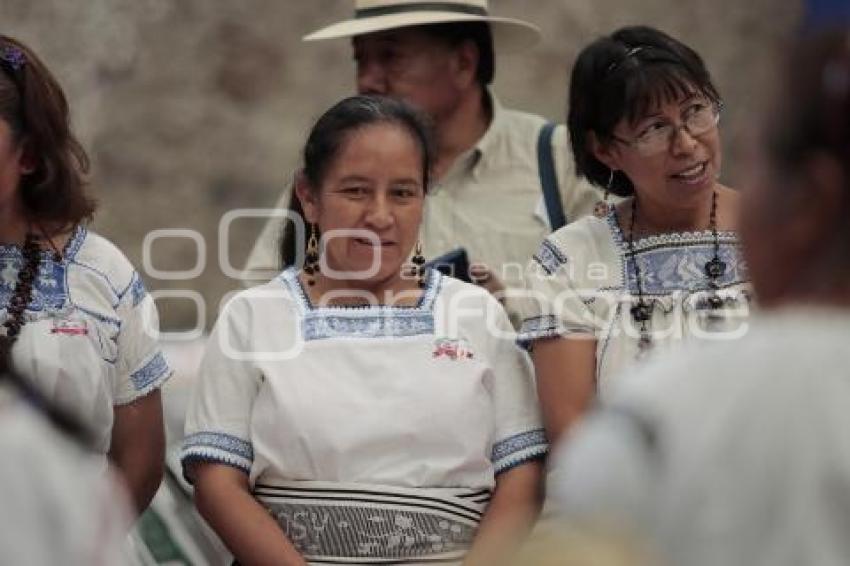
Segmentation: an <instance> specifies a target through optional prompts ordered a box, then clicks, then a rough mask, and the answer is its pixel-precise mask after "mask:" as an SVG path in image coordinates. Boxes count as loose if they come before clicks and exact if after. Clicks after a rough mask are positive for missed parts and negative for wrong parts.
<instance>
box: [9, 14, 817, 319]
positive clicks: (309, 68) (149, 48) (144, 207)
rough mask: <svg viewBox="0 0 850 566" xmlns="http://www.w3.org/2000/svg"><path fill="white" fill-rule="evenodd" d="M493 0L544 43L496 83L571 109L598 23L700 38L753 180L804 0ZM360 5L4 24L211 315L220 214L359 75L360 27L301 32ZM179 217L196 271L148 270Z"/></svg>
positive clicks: (182, 301) (141, 229) (106, 198)
mask: <svg viewBox="0 0 850 566" xmlns="http://www.w3.org/2000/svg"><path fill="white" fill-rule="evenodd" d="M491 9H492V10H493V11H494V12H495V13H497V14H499V15H506V16H514V17H521V18H524V19H526V20H529V21H531V22H533V23H535V24H537V25H539V26H540V27H541V28H542V30H543V33H544V41H543V42H542V43H541V44H540V45H539V46H538V47H537V48H535V49H534V50H532V51H530V52H526V53H524V54H522V55H508V56H501V57H499V58H498V59H497V80H496V87H495V90H496V92H497V93H498V94H499V97H500V98H501V99H502V101H503V102H504V103H506V104H507V105H510V106H516V107H518V108H522V109H526V110H529V111H534V112H537V113H539V114H542V115H545V116H548V117H550V118H552V119H557V120H559V121H562V120H563V118H564V114H565V112H564V100H565V96H566V88H567V76H568V69H569V67H570V65H571V62H572V61H573V60H574V58H575V56H576V54H577V52H578V51H579V49H581V47H582V46H583V45H584V44H586V43H587V42H589V41H591V40H592V39H594V38H595V37H596V36H598V35H600V34H602V33H606V32H610V31H611V30H613V29H615V28H616V27H618V26H621V25H626V24H637V23H646V24H650V25H654V26H656V27H659V28H661V29H663V30H665V31H667V32H668V33H671V34H672V35H674V36H676V37H678V38H680V39H683V40H684V41H686V42H687V43H689V44H690V45H691V46H692V47H694V48H695V49H696V50H697V51H698V52H699V53H700V54H701V55H702V56H703V57H704V59H705V60H706V62H707V64H708V66H709V68H710V70H711V71H712V74H713V75H714V77H715V80H716V82H717V83H718V86H719V87H720V90H721V92H722V94H723V95H724V98H725V101H726V111H725V114H724V117H723V125H722V128H723V139H724V151H725V153H724V180H725V181H726V182H727V183H728V184H731V185H732V186H740V184H741V178H742V171H743V168H742V163H743V161H744V159H745V155H744V153H745V150H744V146H745V144H744V142H743V140H744V139H745V137H746V135H747V132H748V131H750V127H751V125H752V124H753V122H754V120H755V119H756V117H757V116H758V113H759V110H760V109H761V108H762V107H763V105H764V102H765V99H766V97H767V96H768V90H769V85H770V83H771V66H772V63H773V62H774V61H775V60H776V57H777V53H778V49H779V48H780V47H781V45H782V42H783V41H784V40H785V39H786V38H787V37H789V35H790V34H791V33H793V31H794V28H795V26H796V25H797V21H798V19H799V15H800V11H801V8H800V6H799V2H798V1H797V0H780V1H778V2H777V1H776V0H749V1H747V2H741V1H740V0H678V1H677V0H640V1H637V0H569V1H566V0H491ZM350 10H351V3H350V0H82V1H79V0H77V1H69V0H0V22H2V27H0V29H2V31H3V33H7V34H9V35H12V36H15V37H18V38H20V39H22V40H23V41H25V42H26V43H28V44H29V45H31V46H32V47H33V48H34V49H35V50H36V51H37V52H38V53H39V54H40V55H41V56H42V58H43V59H44V60H45V61H46V62H47V64H48V66H50V67H51V69H52V70H53V71H54V72H55V73H56V74H57V76H58V77H59V79H60V81H61V82H62V84H63V85H64V87H65V90H66V93H67V94H68V96H69V99H70V101H71V104H72V108H73V112H74V123H75V127H76V130H77V132H78V133H79V135H80V137H81V139H82V141H83V143H84V144H85V146H86V147H87V148H88V149H89V151H90V155H91V157H92V160H93V180H92V181H93V182H92V192H93V193H94V195H95V196H96V197H97V198H98V200H99V202H100V209H99V212H98V214H97V217H96V220H95V223H94V229H95V230H97V231H98V232H100V233H101V234H103V235H105V236H106V237H108V238H110V239H112V240H113V241H114V242H115V243H116V244H118V246H120V247H121V248H122V249H123V250H124V251H125V253H126V254H127V255H128V257H129V258H130V259H131V260H132V261H133V262H134V263H135V264H136V265H137V266H138V267H139V270H140V271H141V272H142V274H143V277H144V279H145V281H146V283H147V285H148V288H149V289H151V290H177V291H182V290H194V291H197V292H199V293H200V296H201V298H202V299H203V305H204V307H203V311H204V312H203V314H204V317H205V319H206V320H205V323H204V324H205V325H206V326H207V327H209V326H210V325H211V323H212V321H213V320H214V318H215V315H216V313H217V311H218V306H219V302H220V300H221V298H222V297H223V296H225V295H226V293H228V292H229V291H233V290H236V289H238V288H239V284H238V282H237V281H235V280H234V279H231V278H229V277H227V276H226V275H225V274H224V273H223V271H222V269H221V264H220V261H219V255H220V254H219V252H220V250H219V222H220V220H221V219H222V215H224V214H225V213H226V212H228V211H229V210H232V209H234V208H254V207H269V206H271V205H272V204H273V203H274V202H275V200H276V198H277V195H278V194H279V192H280V190H281V189H282V187H284V186H285V185H286V184H287V183H288V182H289V179H290V178H291V175H292V172H293V171H294V169H295V168H296V167H297V164H298V152H299V150H300V147H301V144H302V142H303V139H304V137H305V136H306V132H307V130H308V128H309V126H310V124H311V122H312V121H313V120H314V119H315V118H316V117H317V116H318V115H319V114H320V113H321V112H322V111H323V110H324V109H326V108H327V107H328V106H330V104H332V103H333V102H334V101H336V100H337V99H339V98H341V97H342V96H344V95H346V94H349V93H351V91H352V89H353V66H352V64H351V55H350V49H349V45H348V43H347V42H346V41H344V40H342V41H332V42H324V43H313V44H303V43H301V41H300V37H301V36H302V35H304V34H305V33H308V32H310V31H312V30H314V29H316V28H318V27H321V26H323V25H325V24H327V23H331V22H333V21H337V20H340V19H343V18H345V17H347V16H348V15H349V13H350ZM261 225H262V221H261V220H241V221H239V222H237V223H235V224H234V225H233V227H232V228H233V229H232V231H231V237H230V238H229V242H227V244H226V246H225V248H226V250H227V252H228V254H229V257H230V260H231V263H232V264H233V265H234V266H235V267H237V268H238V267H241V265H242V263H243V262H244V260H245V258H246V256H247V253H248V251H249V250H250V248H251V245H252V243H253V241H254V238H255V237H256V235H257V233H258V232H259V230H260V227H261ZM171 228H180V229H189V230H194V231H196V232H198V233H199V234H200V235H202V236H203V238H204V240H205V241H206V244H207V245H206V253H205V256H204V258H203V259H204V260H205V265H206V267H205V269H204V270H203V273H202V274H201V275H200V276H199V277H197V278H192V279H190V280H184V281H169V280H163V279H160V278H157V277H153V276H152V274H151V273H150V271H149V270H145V269H144V263H143V257H142V256H143V254H142V250H143V240H144V238H145V236H146V234H148V233H150V231H151V230H154V229H171ZM151 249H152V264H153V266H154V267H155V268H156V269H158V270H186V269H191V267H192V266H193V265H194V264H195V263H196V259H197V250H196V246H195V244H194V243H193V242H192V241H191V240H188V239H185V238H181V239H176V238H172V239H161V240H158V241H157V242H156V244H155V245H154V246H153V247H152V248H151ZM158 305H159V310H160V313H161V316H162V323H163V328H166V329H171V330H180V329H185V328H190V327H193V326H194V325H196V323H197V322H198V315H197V312H196V310H197V309H196V306H195V303H193V302H192V301H190V300H188V299H186V298H171V299H167V298H163V299H160V300H158ZM201 322H202V323H203V322H204V321H201Z"/></svg>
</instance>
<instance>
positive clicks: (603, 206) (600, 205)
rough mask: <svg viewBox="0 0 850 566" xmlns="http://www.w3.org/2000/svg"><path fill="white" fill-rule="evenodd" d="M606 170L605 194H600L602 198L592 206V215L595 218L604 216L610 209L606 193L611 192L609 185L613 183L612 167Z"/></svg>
mask: <svg viewBox="0 0 850 566" xmlns="http://www.w3.org/2000/svg"><path fill="white" fill-rule="evenodd" d="M608 171H609V173H608V184H606V185H605V194H603V195H602V200H600V201H597V202H596V204H595V205H594V206H593V215H594V216H595V217H597V218H605V217H606V216H608V213H609V212H610V211H611V205H610V204H609V203H608V195H609V194H610V192H611V187H612V186H613V185H614V169H609V170H608Z"/></svg>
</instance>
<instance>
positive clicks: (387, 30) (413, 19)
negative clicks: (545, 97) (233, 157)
mask: <svg viewBox="0 0 850 566" xmlns="http://www.w3.org/2000/svg"><path fill="white" fill-rule="evenodd" d="M339 38H350V39H351V42H352V46H353V49H354V59H355V61H356V65H357V90H358V92H359V93H361V94H382V95H388V96H397V97H400V98H402V99H404V100H406V101H408V102H411V103H413V104H415V105H417V106H418V107H420V108H421V109H422V110H424V111H425V112H426V113H427V114H429V115H430V116H431V118H432V120H433V121H434V126H435V130H436V142H437V148H436V149H437V159H436V171H435V178H436V183H435V184H434V185H433V186H432V187H431V194H430V196H429V197H428V199H427V205H426V206H427V209H426V215H425V221H424V223H423V228H422V235H421V236H422V244H423V248H424V252H425V256H426V257H427V258H436V257H438V256H441V255H443V254H446V253H447V252H455V253H454V254H452V255H453V256H454V257H455V259H457V256H458V253H457V252H458V249H459V248H462V249H463V250H464V251H465V252H466V255H467V256H468V260H469V262H471V263H472V269H471V272H472V273H471V278H472V279H473V280H474V281H475V282H477V283H480V284H482V285H484V286H486V287H487V288H488V289H490V290H491V291H498V290H500V289H501V288H502V286H503V285H504V286H507V287H508V288H516V287H521V286H522V268H523V267H524V265H525V264H526V262H527V261H528V259H529V258H530V257H531V256H532V254H533V253H535V252H536V251H537V249H538V247H539V244H540V242H541V241H542V240H543V238H544V237H545V236H546V235H547V234H548V233H549V232H550V231H551V230H552V229H556V228H558V227H560V226H562V225H563V224H565V223H566V222H569V221H571V220H573V219H575V218H577V217H579V216H583V215H585V214H588V213H590V212H592V210H593V207H594V205H595V204H596V203H597V201H598V200H599V194H598V193H597V191H596V190H595V189H593V188H591V187H590V185H588V184H587V183H586V182H584V181H583V180H578V179H577V178H576V177H575V174H574V168H573V163H572V161H571V158H570V152H569V149H568V142H567V139H566V129H565V128H564V127H563V126H559V127H558V128H555V129H554V131H553V129H552V128H553V126H552V125H548V124H547V123H546V121H545V120H544V119H543V118H541V117H539V116H535V115H532V114H527V113H524V112H518V111H515V110H510V109H507V108H504V107H502V106H501V105H500V104H499V101H498V100H497V99H496V98H495V96H493V94H492V92H491V91H490V88H489V85H490V84H491V82H492V80H493V75H494V70H495V65H494V45H495V46H496V47H498V49H499V50H500V51H510V50H519V49H524V48H528V47H530V46H532V45H534V44H535V43H536V42H537V41H538V40H539V30H538V29H537V28H536V27H535V26H533V25H531V24H529V23H526V22H523V21H520V20H516V19H511V18H500V17H494V16H491V15H490V13H489V11H488V6H487V1H486V0H454V1H444V2H416V1H411V0H355V13H354V17H353V18H351V19H347V20H345V21H342V22H339V23H336V24H333V25H331V26H328V27H326V28H323V29H320V30H318V31H316V32H314V33H311V34H310V35H307V36H306V37H305V38H304V39H305V41H318V40H330V39H339ZM288 200H289V197H288V196H287V195H284V196H283V198H282V199H281V201H280V202H279V203H278V207H280V208H285V207H286V206H287V205H288ZM279 233H280V222H279V221H277V220H272V221H271V222H269V224H268V225H267V226H266V228H265V229H264V231H263V234H262V235H261V236H260V239H259V240H258V242H257V244H256V245H255V248H254V250H253V252H252V254H251V257H250V258H249V260H248V265H247V269H246V278H248V279H250V278H257V276H258V275H260V271H264V272H265V274H266V275H268V274H273V273H275V272H276V270H277V269H278V267H279V266H278V259H277V258H278V254H277V240H278V235H279ZM459 275H463V274H459ZM510 310H512V309H510V303H509V311H510Z"/></svg>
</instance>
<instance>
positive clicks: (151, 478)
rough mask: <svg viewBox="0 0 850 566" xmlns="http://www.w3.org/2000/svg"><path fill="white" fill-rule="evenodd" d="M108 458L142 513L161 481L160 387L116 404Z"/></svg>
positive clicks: (163, 443)
mask: <svg viewBox="0 0 850 566" xmlns="http://www.w3.org/2000/svg"><path fill="white" fill-rule="evenodd" d="M114 412H115V422H114V423H113V425H112V440H111V444H110V447H109V458H110V460H112V463H113V464H114V465H115V467H116V468H118V470H119V471H120V472H121V475H122V476H123V478H124V481H125V482H126V484H127V488H128V490H129V492H130V497H131V498H132V500H133V503H134V504H135V507H136V512H137V513H139V514H141V513H142V512H143V511H144V510H145V509H147V507H148V505H150V502H151V500H152V499H153V496H154V495H155V494H156V490H157V489H159V484H160V482H161V481H162V472H163V465H164V461H165V432H164V428H163V424H162V398H161V397H160V392H159V390H158V389H157V390H155V391H152V392H151V393H149V394H147V395H145V396H144V397H141V398H139V399H136V400H135V401H133V402H132V403H128V404H126V405H121V406H119V407H115V409H114Z"/></svg>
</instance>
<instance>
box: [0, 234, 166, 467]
mask: <svg viewBox="0 0 850 566" xmlns="http://www.w3.org/2000/svg"><path fill="white" fill-rule="evenodd" d="M22 265H23V256H22V253H21V249H20V248H19V247H17V246H9V245H3V246H0V323H1V322H3V321H5V320H6V319H7V318H8V312H7V307H8V305H9V300H10V299H11V297H12V294H13V293H14V289H15V285H16V282H17V276H18V271H19V270H20V269H21V266H22ZM25 316H26V320H27V323H26V324H25V325H24V327H23V330H22V332H21V335H20V337H19V338H18V340H17V342H16V343H15V347H14V351H13V361H14V363H15V366H16V368H17V369H18V370H19V371H20V372H21V373H23V374H24V375H27V376H28V377H30V378H31V379H33V380H34V381H35V382H36V384H37V385H38V386H39V387H40V388H41V389H42V390H43V391H44V393H45V394H46V395H47V396H48V397H49V398H50V399H52V400H53V401H54V402H56V403H58V404H60V405H62V406H64V407H65V408H66V409H67V410H69V411H70V412H71V413H72V414H74V415H76V416H77V417H78V418H79V419H81V421H82V422H83V424H84V425H86V426H88V428H89V429H90V430H91V431H92V432H93V433H94V435H95V437H96V448H97V449H98V450H99V451H100V452H101V453H103V454H105V453H106V452H108V450H109V444H110V440H111V434H112V421H113V408H114V406H116V405H124V404H127V403H131V402H133V401H135V400H136V399H139V398H140V397H142V396H144V395H147V394H148V393H150V392H151V391H153V390H154V389H156V388H158V387H160V386H161V385H162V384H163V383H164V382H165V380H166V379H167V378H168V377H169V376H170V374H171V369H170V368H169V365H168V363H167V362H166V360H165V357H164V356H163V354H162V352H161V350H160V348H159V345H158V343H157V339H156V334H157V331H158V318H157V313H156V307H155V306H154V304H153V299H152V298H151V297H150V295H148V293H147V292H146V290H145V287H144V285H143V284H142V281H141V279H140V278H139V274H138V273H137V272H136V271H135V270H134V269H133V266H132V265H131V264H130V262H129V261H128V260H127V258H126V257H124V254H122V253H121V252H120V251H119V250H118V248H116V247H115V246H114V245H113V244H112V243H111V242H109V241H108V240H106V239H105V238H102V237H101V236H98V235H96V234H94V233H92V232H89V231H87V230H86V229H85V228H84V227H82V226H79V227H77V228H76V229H75V231H74V233H73V235H72V237H71V238H70V240H69V241H68V243H67V245H66V246H65V250H64V253H63V257H62V259H61V260H60V261H55V260H54V258H53V254H52V252H47V251H45V252H43V254H42V258H41V261H40V264H39V271H38V275H37V277H36V280H35V282H34V285H33V296H32V300H31V301H30V303H29V305H28V306H27V309H26V315H25Z"/></svg>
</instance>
